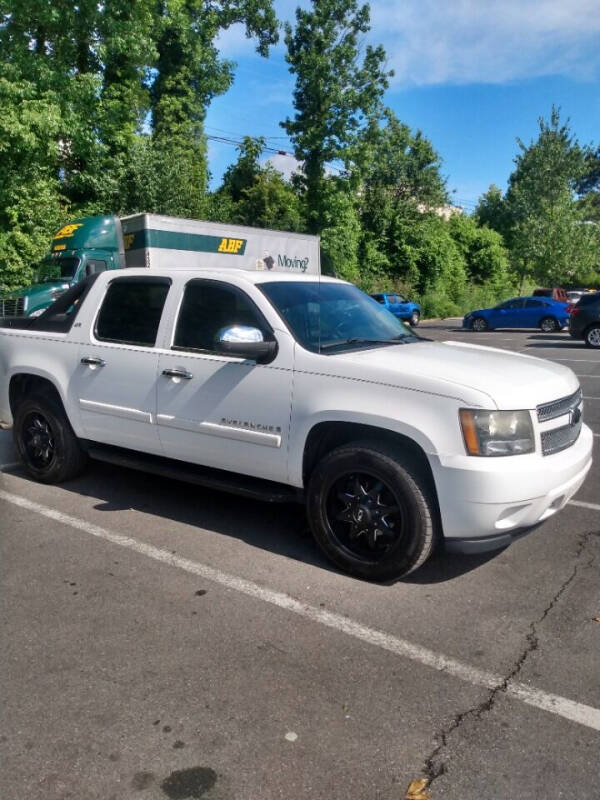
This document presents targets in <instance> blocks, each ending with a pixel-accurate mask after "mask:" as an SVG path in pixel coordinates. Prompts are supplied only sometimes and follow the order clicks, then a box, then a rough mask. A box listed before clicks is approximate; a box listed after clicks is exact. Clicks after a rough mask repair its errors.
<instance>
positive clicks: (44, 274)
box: [38, 257, 81, 283]
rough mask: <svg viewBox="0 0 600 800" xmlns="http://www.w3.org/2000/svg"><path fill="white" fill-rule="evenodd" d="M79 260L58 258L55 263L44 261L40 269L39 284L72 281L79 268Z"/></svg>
mask: <svg viewBox="0 0 600 800" xmlns="http://www.w3.org/2000/svg"><path fill="white" fill-rule="evenodd" d="M80 260H81V259H79V258H74V257H73V258H57V259H56V260H53V261H42V263H41V264H40V267H39V269H38V281H39V283H49V282H50V281H60V280H67V281H70V280H72V278H73V276H74V275H75V273H76V271H77V267H78V266H79V262H80Z"/></svg>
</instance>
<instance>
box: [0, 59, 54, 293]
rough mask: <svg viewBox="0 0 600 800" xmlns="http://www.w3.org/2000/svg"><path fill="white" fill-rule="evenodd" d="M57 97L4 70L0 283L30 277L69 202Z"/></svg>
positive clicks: (0, 74)
mask: <svg viewBox="0 0 600 800" xmlns="http://www.w3.org/2000/svg"><path fill="white" fill-rule="evenodd" d="M61 127H62V117H61V109H60V103H59V98H58V97H56V96H55V94H54V93H52V92H45V93H44V94H42V95H40V94H39V93H38V91H37V87H36V86H35V85H34V84H33V83H31V82H30V81H26V80H23V79H21V78H20V76H19V74H18V68H16V67H15V66H14V65H10V64H9V65H4V68H3V69H2V70H0V288H2V289H12V288H16V287H18V286H23V285H25V284H27V283H29V282H30V280H31V277H32V269H31V267H32V265H33V264H34V263H35V262H37V261H38V260H39V259H40V258H41V257H42V256H43V254H44V253H45V252H46V250H47V249H48V241H49V238H50V234H51V232H52V231H53V230H54V229H55V228H56V227H58V225H59V223H60V221H61V218H62V217H63V215H64V213H65V210H66V208H67V207H68V206H67V201H66V198H65V197H64V196H63V195H62V193H61V187H60V183H59V180H58V176H57V174H56V170H55V165H56V161H57V157H58V135H59V131H60V130H61Z"/></svg>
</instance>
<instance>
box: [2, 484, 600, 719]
mask: <svg viewBox="0 0 600 800" xmlns="http://www.w3.org/2000/svg"><path fill="white" fill-rule="evenodd" d="M0 499H2V500H5V501H6V502H7V503H12V504H13V505H15V506H19V507H20V508H24V509H26V510H27V511H32V512H34V513H36V514H40V515H42V516H43V517H47V518H48V519H52V520H55V521H56V522H59V523H61V524H63V525H68V526H69V527H71V528H75V529H76V530H79V531H83V532H84V533H88V534H91V535H92V536H96V537H98V538H99V539H104V540H105V541H107V542H111V544H116V545H119V547H125V548H127V549H128V550H133V551H134V552H136V553H139V554H140V555H144V556H147V557H148V558H152V559H154V560H155V561H158V562H161V563H163V564H167V565H169V566H171V567H177V568H178V569H181V570H184V571H185V572H188V573H190V574H192V575H198V576H200V577H201V578H204V579H206V580H210V581H213V582H215V583H218V584H220V585H221V586H225V587H226V588H227V589H232V590H233V591H236V592H240V593H241V594H244V595H246V596H248V597H253V598H255V599H257V600H262V601H263V602H265V603H270V604H271V605H274V606H277V607H279V608H282V609H285V610H286V611H289V612H291V613H293V614H297V615H298V616H300V617H304V618H305V619H309V620H311V621H312V622H316V623H318V624H320V625H324V626H325V627H327V628H333V629H334V630H336V631H338V632H340V633H344V634H346V635H347V636H352V637H353V638H354V639H358V640H359V641H362V642H365V643H367V644H369V645H371V646H373V647H379V648H380V649H382V650H387V651H388V652H390V653H394V654H395V655H398V656H401V657H403V658H408V659H410V660H411V661H416V662H418V663H419V664H423V665H424V666H427V667H430V668H431V669H435V670H437V671H438V672H444V673H446V674H447V675H452V676H453V677H455V678H458V679H459V680H461V681H465V682H466V683H470V684H472V685H474V686H482V687H484V688H486V689H497V688H499V687H501V686H502V685H503V682H504V679H503V677H502V675H499V674H496V673H493V672H488V671H486V670H481V669H479V668H477V667H473V666H471V665H470V664H464V663H463V662H461V661H457V660H455V659H453V658H449V657H448V656H446V655H444V654H443V653H436V652H435V651H433V650H429V649H428V648H426V647H421V646H420V645H418V644H413V643H412V642H409V641H407V640H405V639H400V638H398V637H397V636H392V635H391V634H388V633H385V632H384V631H379V630H377V629H375V628H369V627H368V626H367V625H363V624H361V623H360V622H356V621H355V620H352V619H349V618H348V617H344V616H343V615H342V614H335V613H333V612H331V611H325V610H324V609H322V608H316V607H314V606H311V605H308V603H303V602H302V601H300V600H297V599H296V598H294V597H291V596H290V595H288V594H284V593H283V592H276V591H273V590H272V589H267V588H265V587H264V586H260V585H259V584H257V583H253V582H252V581H248V580H245V579H244V578H238V577H237V576H235V575H229V574H227V573H226V572H221V571H220V570H218V569H214V567H209V566H207V565H206V564H200V563H198V562H196V561H191V560H189V559H187V558H181V556H177V555H174V554H173V553H170V552H168V551H166V550H161V549H159V548H158V547H154V546H153V545H150V544H146V543H145V542H140V541H138V540H137V539H133V538H131V537H129V536H123V535H122V534H119V533H113V532H112V531H109V530H106V528H101V527H99V526H98V525H93V524H92V523H90V522H86V521H85V520H82V519H78V518H77V517H72V516H70V515H68V514H63V513H62V512H61V511H56V510H55V509H53V508H49V507H48V506H43V505H41V504H40V503H35V502H33V501H32V500H28V499H27V498H25V497H21V496H20V495H16V494H10V493H9V492H5V491H2V490H0ZM505 692H506V694H507V695H509V696H511V697H514V698H516V699H518V700H521V701H522V702H523V703H526V704H527V705H529V706H533V707H534V708H540V709H543V710H544V711H549V712H550V713H551V714H556V715H557V716H559V717H564V718H565V719H568V720H571V721H572V722H577V723H578V724H579V725H585V726H586V727H588V728H592V729H593V730H596V731H600V709H598V708H594V707H593V706H588V705H585V704H584V703H577V702H575V701H574V700H569V699H568V698H566V697H561V696H559V695H555V694H549V693H548V692H544V691H541V690H540V689H534V688H532V687H530V686H526V685H524V684H521V683H509V684H508V686H507V687H506V690H505Z"/></svg>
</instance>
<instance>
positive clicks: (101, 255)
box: [0, 216, 125, 317]
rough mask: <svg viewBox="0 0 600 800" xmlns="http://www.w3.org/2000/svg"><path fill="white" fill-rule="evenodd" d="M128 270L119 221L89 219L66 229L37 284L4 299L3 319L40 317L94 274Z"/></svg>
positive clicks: (42, 267) (39, 270)
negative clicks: (58, 299)
mask: <svg viewBox="0 0 600 800" xmlns="http://www.w3.org/2000/svg"><path fill="white" fill-rule="evenodd" d="M124 266H125V255H124V246H123V233H122V228H121V224H120V221H119V219H118V217H108V216H105V217H85V218H80V219H74V220H72V221H71V222H69V223H68V224H67V225H63V227H62V228H60V230H58V231H57V232H56V233H55V234H54V236H53V237H52V244H51V247H50V252H49V253H48V254H47V255H46V256H45V257H44V259H43V260H42V262H41V263H40V264H39V266H38V268H37V270H36V276H35V283H34V284H33V285H32V286H29V287H28V288H26V289H20V290H18V291H15V292H11V293H10V294H7V295H5V296H4V297H2V298H1V299H0V317H13V316H14V317H22V316H26V317H31V316H34V317H35V316H38V315H39V314H41V313H42V311H44V310H45V309H46V308H48V306H49V305H50V304H51V303H52V302H53V301H54V300H56V298H57V297H59V296H60V295H61V294H63V292H66V291H67V289H69V288H70V287H71V286H73V285H74V284H75V283H78V282H79V281H81V280H83V278H87V277H88V275H91V274H92V273H94V272H104V270H107V269H120V268H121V267H124Z"/></svg>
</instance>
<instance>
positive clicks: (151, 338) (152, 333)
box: [95, 277, 171, 347]
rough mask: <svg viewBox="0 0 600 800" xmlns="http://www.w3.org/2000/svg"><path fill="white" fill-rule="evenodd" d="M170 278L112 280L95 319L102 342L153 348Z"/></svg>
mask: <svg viewBox="0 0 600 800" xmlns="http://www.w3.org/2000/svg"><path fill="white" fill-rule="evenodd" d="M170 285H171V282H170V280H168V279H167V278H146V277H140V278H135V277H133V278H121V279H119V280H115V281H112V282H111V283H110V285H109V287H108V290H107V292H106V295H105V297H104V301H103V303H102V306H101V308H100V313H99V314H98V319H97V321H96V331H95V333H96V338H97V339H98V340H99V341H103V342H116V343H119V344H133V345H141V346H142V347H154V345H155V344H156V336H157V334H158V326H159V324H160V318H161V315H162V311H163V308H164V305H165V300H166V299H167V294H168V292H169V286H170Z"/></svg>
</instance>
